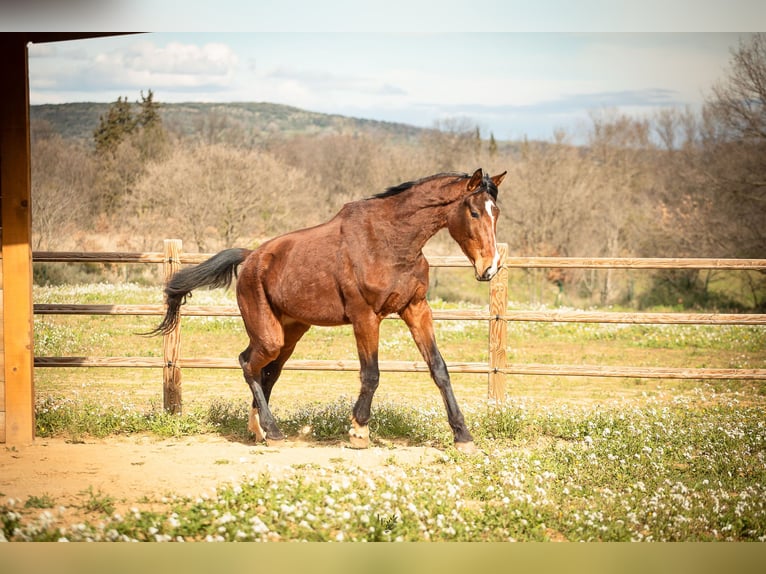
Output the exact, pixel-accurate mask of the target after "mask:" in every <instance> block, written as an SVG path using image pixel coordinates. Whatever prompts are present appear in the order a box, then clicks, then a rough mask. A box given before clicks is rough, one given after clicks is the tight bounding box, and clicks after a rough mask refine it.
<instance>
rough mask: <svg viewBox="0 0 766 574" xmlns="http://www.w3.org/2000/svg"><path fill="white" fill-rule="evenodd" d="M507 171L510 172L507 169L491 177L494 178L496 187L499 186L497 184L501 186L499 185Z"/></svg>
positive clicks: (493, 181)
mask: <svg viewBox="0 0 766 574" xmlns="http://www.w3.org/2000/svg"><path fill="white" fill-rule="evenodd" d="M506 173H508V172H507V171H504V172H503V173H499V174H497V175H495V176H492V177H491V178H490V179H491V180H492V183H494V184H495V187H497V186H499V185H500V182H502V181H503V179H504V178H505V174H506Z"/></svg>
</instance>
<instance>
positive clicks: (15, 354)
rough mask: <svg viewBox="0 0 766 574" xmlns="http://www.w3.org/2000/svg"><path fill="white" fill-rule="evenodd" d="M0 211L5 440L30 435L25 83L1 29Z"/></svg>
mask: <svg viewBox="0 0 766 574" xmlns="http://www.w3.org/2000/svg"><path fill="white" fill-rule="evenodd" d="M0 53H2V55H3V57H2V59H3V62H2V63H1V64H0V75H1V76H2V81H3V89H2V90H0V203H1V204H2V205H1V207H0V213H1V217H2V230H1V233H2V265H3V273H2V277H3V297H2V306H3V309H2V310H3V314H2V317H3V319H2V322H3V326H2V329H3V330H2V337H3V342H4V345H3V349H4V353H5V357H4V358H5V361H4V365H3V367H4V376H5V397H4V399H5V400H4V403H5V428H4V429H0V430H2V431H4V437H3V436H0V439H4V442H5V443H6V444H9V445H10V444H23V443H28V442H31V441H32V440H33V439H34V436H35V411H34V400H35V394H34V382H33V380H34V379H33V367H34V348H33V344H34V337H33V326H34V322H33V314H32V249H31V245H30V242H31V235H32V217H31V212H32V205H31V170H30V159H29V155H30V144H29V89H28V86H29V83H28V79H27V78H28V74H27V45H26V37H25V35H24V34H0Z"/></svg>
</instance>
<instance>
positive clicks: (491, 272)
mask: <svg viewBox="0 0 766 574" xmlns="http://www.w3.org/2000/svg"><path fill="white" fill-rule="evenodd" d="M475 273H476V280H477V281H490V280H491V279H492V278H493V277H494V276H495V275H496V274H497V267H495V266H494V265H490V266H489V267H487V268H486V269H485V270H484V272H483V273H482V274H481V275H479V273H478V271H475Z"/></svg>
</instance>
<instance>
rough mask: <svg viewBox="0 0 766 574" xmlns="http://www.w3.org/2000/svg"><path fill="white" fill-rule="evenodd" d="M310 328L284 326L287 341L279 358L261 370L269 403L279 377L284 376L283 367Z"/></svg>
mask: <svg viewBox="0 0 766 574" xmlns="http://www.w3.org/2000/svg"><path fill="white" fill-rule="evenodd" d="M310 328H311V326H310V325H306V324H305V323H296V322H291V323H288V324H287V325H285V326H284V339H285V341H284V345H283V346H282V350H281V351H280V352H279V356H278V357H277V358H276V359H274V360H273V361H271V362H270V363H269V364H268V365H266V366H265V367H264V368H263V369H262V370H261V387H262V388H263V395H264V396H265V397H266V402H267V403H268V402H269V399H270V398H271V390H272V389H273V388H274V385H275V384H276V382H277V380H278V379H279V375H281V374H282V367H283V366H284V364H285V363H286V362H287V359H289V358H290V356H291V355H292V354H293V351H294V350H295V346H296V345H297V344H298V341H300V340H301V337H303V335H305V334H306V331H308V330H309V329H310Z"/></svg>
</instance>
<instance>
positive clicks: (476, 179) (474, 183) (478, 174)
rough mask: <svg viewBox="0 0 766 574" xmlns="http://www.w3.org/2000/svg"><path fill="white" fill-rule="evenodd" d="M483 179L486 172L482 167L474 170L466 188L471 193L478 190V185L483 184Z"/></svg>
mask: <svg viewBox="0 0 766 574" xmlns="http://www.w3.org/2000/svg"><path fill="white" fill-rule="evenodd" d="M483 179H484V172H483V171H482V170H481V168H479V169H477V170H476V171H475V172H473V175H472V176H471V179H470V180H469V181H468V187H467V188H466V189H467V190H468V192H469V193H471V192H472V191H476V190H477V189H478V187H479V186H480V185H481V182H482V180H483Z"/></svg>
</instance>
